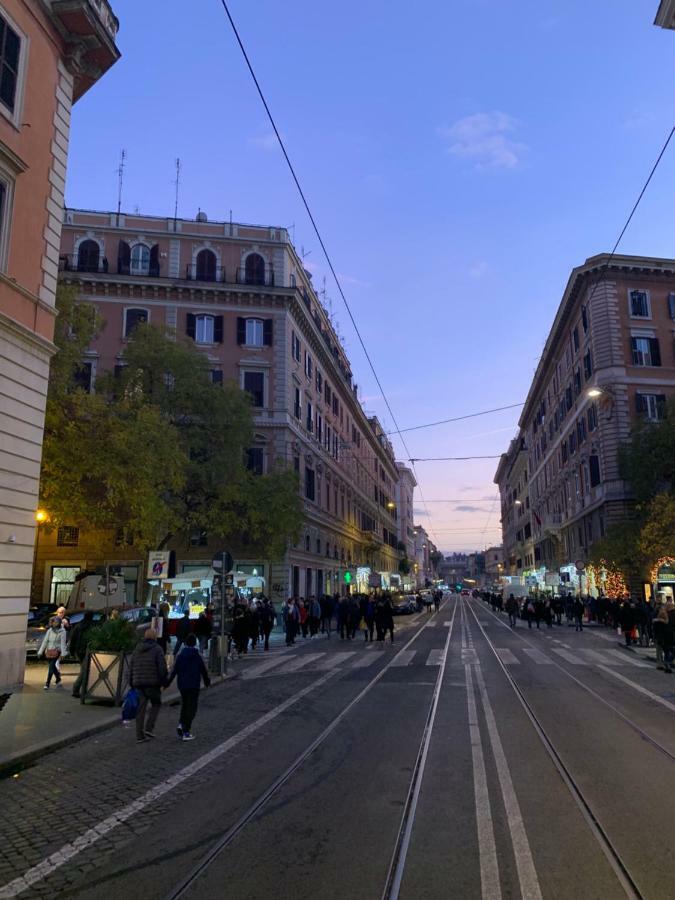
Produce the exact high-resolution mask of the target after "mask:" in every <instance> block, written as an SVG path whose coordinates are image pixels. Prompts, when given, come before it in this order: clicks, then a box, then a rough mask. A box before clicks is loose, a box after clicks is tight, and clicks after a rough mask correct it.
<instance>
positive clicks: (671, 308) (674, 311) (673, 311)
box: [668, 294, 675, 319]
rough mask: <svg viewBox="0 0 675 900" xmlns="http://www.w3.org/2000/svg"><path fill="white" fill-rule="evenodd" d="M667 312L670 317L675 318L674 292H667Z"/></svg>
mask: <svg viewBox="0 0 675 900" xmlns="http://www.w3.org/2000/svg"><path fill="white" fill-rule="evenodd" d="M668 313H669V314H670V318H671V319H675V294H668Z"/></svg>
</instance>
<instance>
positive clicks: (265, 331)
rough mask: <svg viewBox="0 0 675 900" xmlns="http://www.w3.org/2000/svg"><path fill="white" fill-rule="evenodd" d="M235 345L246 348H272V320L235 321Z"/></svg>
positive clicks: (240, 319) (239, 319) (241, 319)
mask: <svg viewBox="0 0 675 900" xmlns="http://www.w3.org/2000/svg"><path fill="white" fill-rule="evenodd" d="M237 343H238V344H240V345H244V346H246V347H271V346H272V319H243V318H238V319H237Z"/></svg>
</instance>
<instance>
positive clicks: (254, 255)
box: [36, 209, 401, 600]
mask: <svg viewBox="0 0 675 900" xmlns="http://www.w3.org/2000/svg"><path fill="white" fill-rule="evenodd" d="M61 270H62V271H61V277H62V278H63V280H64V281H65V282H66V283H71V284H75V285H76V286H77V288H78V290H79V293H80V297H81V298H82V299H84V300H88V301H90V302H91V303H94V304H96V306H97V308H98V310H99V312H100V314H101V315H102V317H103V319H104V320H105V322H106V327H105V328H104V329H103V331H102V333H101V335H100V337H99V338H98V339H97V340H96V341H95V342H94V344H93V345H92V346H91V348H90V349H89V352H88V354H87V356H86V359H84V360H83V383H84V384H85V386H86V387H88V388H90V389H92V390H94V389H95V383H96V375H97V373H99V372H101V371H104V370H105V371H110V370H114V369H115V367H116V366H122V365H124V347H125V341H126V339H127V337H128V335H129V334H130V333H131V332H132V331H133V329H134V327H135V326H136V325H137V324H138V323H139V322H150V323H151V324H153V325H157V326H158V327H160V328H164V329H168V330H169V331H171V332H174V331H175V332H176V333H177V334H180V335H185V336H187V337H189V338H191V339H192V340H194V341H195V343H196V345H197V346H198V347H199V348H200V349H201V350H202V351H203V353H205V354H206V355H207V357H208V359H209V363H210V367H211V371H212V377H213V380H214V381H215V382H220V381H223V380H225V379H234V380H235V381H236V382H237V383H238V384H239V385H240V387H241V388H242V389H243V390H246V391H248V392H249V393H250V394H251V396H252V398H253V406H254V422H255V438H254V446H252V447H251V448H250V451H249V455H248V456H249V463H250V465H251V466H252V467H253V468H254V469H256V470H258V471H261V472H264V471H266V470H268V469H270V468H271V467H273V466H276V465H287V466H293V467H294V468H295V469H296V471H297V472H298V473H299V475H300V483H301V491H302V496H303V501H304V509H305V526H304V529H303V534H302V538H301V540H300V541H299V543H298V544H297V545H296V546H295V547H289V548H288V552H287V554H286V557H285V558H284V559H283V560H269V559H257V558H256V559H251V558H247V559H242V558H239V559H237V558H235V566H236V568H237V569H239V570H241V571H244V572H247V573H252V572H253V570H254V569H255V571H256V573H257V574H258V575H261V576H262V577H264V578H265V581H266V585H267V589H268V590H269V592H270V593H271V594H272V596H273V598H274V599H275V600H280V599H283V598H285V597H286V596H287V595H288V594H289V593H293V594H297V595H299V596H305V597H307V596H311V595H312V594H320V593H323V592H335V591H339V590H340V589H343V588H344V584H345V582H344V574H345V572H346V571H347V569H351V570H352V575H353V579H352V583H355V581H356V575H357V570H358V568H359V567H362V568H363V569H368V568H369V569H371V570H375V571H381V572H385V573H397V572H398V560H399V556H400V555H401V554H399V552H398V550H397V544H398V537H397V520H396V503H395V496H396V484H397V479H398V470H397V468H396V465H395V460H394V454H393V450H392V447H391V444H390V442H389V441H388V439H387V438H386V435H384V433H383V431H382V429H381V427H380V426H379V423H377V421H376V420H374V419H368V417H367V416H366V415H365V413H364V411H363V409H362V407H361V404H360V402H359V399H358V396H357V388H356V385H355V384H353V381H352V372H351V366H350V363H349V360H348V359H347V356H346V354H345V351H344V349H343V347H342V345H341V343H340V341H339V340H338V338H337V336H336V334H335V331H334V329H333V326H332V324H331V322H330V319H329V316H328V314H327V312H326V310H325V309H324V307H323V305H322V303H321V302H320V300H319V298H318V296H317V294H316V293H315V291H314V289H313V287H312V283H311V277H310V276H309V274H308V273H307V272H306V271H305V270H304V268H303V266H302V262H301V260H300V259H299V257H298V256H297V254H296V252H295V249H294V248H293V245H292V244H291V242H290V240H289V236H288V233H287V231H286V230H285V229H283V228H278V227H263V226H257V225H242V224H238V223H231V222H210V221H208V219H207V217H206V215H205V214H204V213H201V212H200V213H199V214H198V215H197V217H196V218H195V219H194V220H186V219H178V220H174V219H173V218H160V217H152V216H141V215H134V216H131V215H120V216H119V217H118V216H117V214H115V213H105V212H89V211H86V210H70V209H69V210H66V213H65V224H64V229H63V240H62V245H61ZM76 526H77V523H73V529H75V530H74V531H73V530H70V531H69V533H68V535H64V540H62V541H61V545H59V538H58V535H56V536H55V535H53V534H52V535H51V537H50V538H49V539H48V536H47V535H45V539H44V540H43V541H41V546H40V553H39V557H38V569H39V571H38V572H37V573H36V574H37V580H38V583H40V584H42V585H43V587H42V588H41V590H42V591H43V596H44V597H50V596H54V595H55V592H58V591H59V590H64V588H60V587H59V582H58V581H57V580H55V579H57V578H62V579H72V578H73V577H74V576H75V574H77V571H78V570H79V569H81V568H83V567H84V565H85V564H88V565H92V564H94V563H97V564H100V563H102V562H104V561H111V562H114V563H115V564H117V565H121V566H122V567H123V569H124V572H125V578H126V580H127V581H128V583H129V585H130V586H131V584H134V583H135V584H136V588H137V590H140V589H141V587H142V581H143V572H144V566H143V560H142V559H141V558H140V556H139V554H137V553H136V552H135V551H134V550H133V548H127V549H126V550H122V549H120V548H113V547H111V548H110V552H109V555H108V558H107V560H101V559H96V560H94V559H92V558H91V557H89V556H88V555H87V551H86V549H85V546H86V536H85V535H79V533H77V528H76ZM76 533H77V536H76V539H75V540H74V539H73V535H74V534H76ZM66 538H67V544H68V546H66V545H65V540H66ZM174 549H175V550H176V553H177V557H178V558H177V569H178V571H179V572H180V571H186V570H189V568H190V567H197V566H203V565H209V564H210V563H211V560H212V559H213V553H214V551H215V550H216V549H218V547H217V542H215V541H211V540H210V538H209V537H208V536H207V535H187V536H185V539H184V540H183V541H182V543H179V544H177V545H176V546H175V548H174ZM125 554H126V555H125ZM64 583H65V582H64Z"/></svg>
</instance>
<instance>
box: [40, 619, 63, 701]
mask: <svg viewBox="0 0 675 900" xmlns="http://www.w3.org/2000/svg"><path fill="white" fill-rule="evenodd" d="M37 655H38V659H41V658H42V657H43V656H45V657H46V658H47V663H48V666H47V681H46V683H45V686H44V690H45V691H48V690H49V688H50V685H51V683H52V678H55V679H56V686H57V687H61V673H60V672H59V669H58V661H59V660H60V659H61V657H62V656H65V655H66V629H65V628H64V627H63V625H62V624H61V618H60V617H59V616H52V617H51V619H50V620H49V628H48V629H47V631H46V632H45V636H44V637H43V638H42V643H41V644H40V649H39V650H38V653H37Z"/></svg>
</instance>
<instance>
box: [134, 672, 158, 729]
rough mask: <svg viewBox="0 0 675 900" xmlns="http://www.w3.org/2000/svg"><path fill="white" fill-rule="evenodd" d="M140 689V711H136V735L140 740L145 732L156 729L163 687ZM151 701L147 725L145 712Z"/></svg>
mask: <svg viewBox="0 0 675 900" xmlns="http://www.w3.org/2000/svg"><path fill="white" fill-rule="evenodd" d="M136 690H137V691H138V699H139V703H138V712H137V713H136V737H137V738H138V740H139V741H140V740H141V738H143V737H145V732H146V731H150V732H153V731H154V730H155V722H156V721H157V716H158V715H159V710H160V708H161V706H162V689H161V688H160V687H159V686H157V687H139V688H136ZM148 703H150V712H149V713H148V722H147V726H146V722H145V714H146V712H147V709H148Z"/></svg>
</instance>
